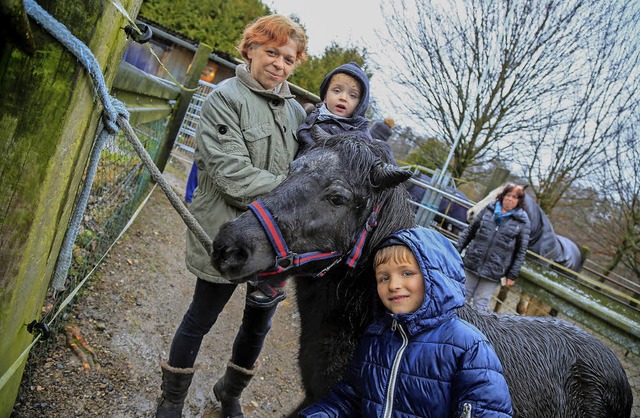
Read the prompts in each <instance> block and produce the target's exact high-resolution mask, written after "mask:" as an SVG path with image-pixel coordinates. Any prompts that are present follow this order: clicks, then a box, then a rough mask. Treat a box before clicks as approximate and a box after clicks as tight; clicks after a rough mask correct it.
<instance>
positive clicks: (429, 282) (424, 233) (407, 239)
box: [378, 227, 466, 335]
mask: <svg viewBox="0 0 640 418" xmlns="http://www.w3.org/2000/svg"><path fill="white" fill-rule="evenodd" d="M400 243H402V244H403V245H405V246H407V247H408V248H409V249H410V250H411V252H412V253H413V255H414V256H415V258H416V260H417V261H418V265H419V266H420V271H421V272H422V276H423V277H424V286H425V297H424V301H423V302H422V306H421V307H420V308H418V310H417V311H415V312H414V313H411V314H398V315H395V317H396V318H397V319H398V321H399V322H401V323H403V324H405V325H406V328H407V331H408V332H409V334H411V335H413V334H416V333H418V332H420V331H421V330H423V329H426V328H433V327H436V326H438V325H439V324H440V323H441V322H443V321H444V320H447V319H449V318H451V317H452V316H454V315H455V314H456V311H457V309H458V308H460V307H461V306H463V305H464V295H465V280H466V278H465V273H464V266H463V264H462V259H461V258H460V255H459V254H458V251H456V249H455V247H454V246H453V244H451V242H449V240H448V239H447V238H445V237H444V236H443V235H442V234H440V233H438V232H436V231H434V230H432V229H429V228H424V227H416V228H411V229H405V230H402V231H398V232H396V233H394V234H392V235H390V236H389V237H387V238H386V239H384V240H383V241H382V243H381V245H380V246H379V247H378V248H382V247H384V246H388V245H398V244H400ZM378 302H379V306H382V302H380V300H379V299H378ZM385 310H386V309H385ZM387 314H388V315H386V316H387V317H389V316H390V314H389V312H388V311H387Z"/></svg>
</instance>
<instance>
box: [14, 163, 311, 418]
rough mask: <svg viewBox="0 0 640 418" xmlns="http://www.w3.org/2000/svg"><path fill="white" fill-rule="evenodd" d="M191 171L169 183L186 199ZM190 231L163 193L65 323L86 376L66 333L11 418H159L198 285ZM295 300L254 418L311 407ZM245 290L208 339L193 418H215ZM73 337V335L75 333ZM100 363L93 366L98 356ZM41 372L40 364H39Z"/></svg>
mask: <svg viewBox="0 0 640 418" xmlns="http://www.w3.org/2000/svg"><path fill="white" fill-rule="evenodd" d="M187 168H188V167H187V166H186V164H182V163H181V162H180V161H178V160H175V159H173V160H172V162H171V165H170V168H168V169H167V173H166V174H165V177H166V178H167V180H169V182H170V183H171V185H172V186H173V188H174V190H175V191H176V192H177V193H178V195H180V196H182V195H183V193H184V186H185V182H186V170H187ZM185 232H186V226H185V225H184V223H183V221H182V219H181V218H180V217H179V216H178V214H177V213H176V212H175V210H174V209H173V208H172V207H171V205H170V204H169V202H168V200H167V198H166V197H165V196H164V194H163V192H162V191H161V190H160V189H159V188H157V189H156V190H155V191H154V193H153V195H152V196H151V198H150V199H149V201H148V202H147V204H146V205H145V207H144V209H143V210H142V211H141V213H140V214H139V216H138V218H137V219H136V221H135V222H134V224H133V225H132V226H131V228H130V229H129V230H128V231H127V233H126V234H125V235H124V236H123V237H122V238H121V239H120V241H119V242H118V244H117V245H115V246H114V248H113V249H112V251H111V253H110V255H109V256H108V258H107V259H106V260H105V261H104V262H103V264H102V265H101V266H100V268H99V270H98V271H97V272H96V273H94V277H93V278H92V279H90V280H89V281H88V282H87V283H86V284H85V288H86V290H83V291H82V292H80V293H79V295H78V296H77V299H76V301H75V303H74V306H73V308H72V310H71V311H70V312H69V314H68V315H67V318H66V320H65V321H64V324H65V326H72V327H74V329H75V330H76V333H75V335H76V336H78V335H79V336H80V338H82V339H83V340H84V341H85V342H86V346H87V348H86V349H83V348H82V344H80V343H79V342H78V338H75V339H73V338H72V339H71V342H72V343H75V344H76V345H77V346H78V347H79V348H80V349H83V352H84V354H85V355H87V359H88V360H91V359H92V358H95V361H94V365H92V366H91V367H90V368H88V369H87V368H85V367H84V366H83V364H82V361H81V358H80V356H79V355H77V354H76V353H75V352H74V351H73V350H72V348H71V347H70V344H68V343H67V337H66V336H65V333H64V332H61V333H58V334H56V335H54V336H52V338H53V339H54V340H53V343H52V344H51V347H50V350H49V351H48V355H47V357H46V358H42V359H41V361H40V362H39V363H40V364H39V365H36V366H35V367H30V368H29V371H28V372H26V373H25V375H24V376H23V383H22V386H21V388H20V393H19V395H18V399H17V401H16V403H15V406H14V411H13V413H12V415H11V416H12V417H45V416H46V417H150V416H155V408H156V400H157V397H158V395H159V394H160V381H161V372H160V366H159V361H160V360H161V359H167V357H168V351H169V346H170V344H171V340H172V338H173V333H174V332H175V330H176V328H177V326H178V324H179V323H180V320H181V319H182V315H183V314H184V312H185V311H186V309H187V307H188V305H189V302H190V300H191V296H192V292H193V287H194V284H195V277H194V276H193V275H192V274H191V273H189V272H188V271H187V269H186V267H185V264H184V236H185ZM288 292H289V297H288V298H287V299H286V300H284V301H283V302H282V303H280V306H279V308H278V311H277V312H276V315H275V317H274V323H273V328H272V330H271V332H270V334H269V336H268V338H267V342H266V345H265V348H264V350H263V352H262V355H261V362H262V367H261V370H260V372H259V373H258V375H257V376H256V377H255V378H254V379H253V381H252V382H251V384H250V385H249V387H248V388H247V390H245V392H244V393H243V396H242V404H243V409H244V411H245V413H246V416H247V417H281V416H285V415H286V413H287V412H289V411H291V410H293V409H294V408H295V406H296V405H297V404H298V402H300V401H301V400H302V397H303V392H302V389H301V382H300V376H299V372H298V368H297V360H296V353H297V350H298V330H299V321H298V313H297V307H296V306H295V305H294V297H292V296H291V295H292V292H293V286H292V285H289V286H288ZM244 293H245V287H244V285H243V286H241V287H239V288H238V289H237V290H236V293H235V294H234V297H233V298H232V300H231V302H230V303H229V304H228V305H227V306H226V308H225V309H224V311H223V312H222V313H221V314H220V317H219V319H218V322H217V324H216V325H215V326H214V328H213V329H212V331H211V332H210V333H209V335H207V337H206V338H205V340H204V342H203V345H202V348H201V350H200V354H199V356H198V360H197V362H196V366H197V368H198V370H197V372H196V375H195V376H194V380H193V383H192V385H191V388H190V390H189V395H188V397H187V401H186V403H185V409H184V416H185V417H216V416H217V414H216V413H215V412H214V411H213V405H212V404H211V402H210V401H209V393H210V388H211V386H212V384H213V383H214V382H215V381H216V379H217V378H218V377H219V376H220V375H221V374H222V373H223V372H224V366H225V364H226V362H227V361H228V359H229V356H230V353H231V345H232V343H233V338H234V337H235V333H236V331H237V329H238V326H239V323H240V319H241V315H242V307H243V304H244ZM67 334H68V335H71V336H72V337H73V336H74V333H73V332H67ZM89 349H91V350H93V353H95V356H92V354H91V351H90V350H89ZM32 363H33V362H32Z"/></svg>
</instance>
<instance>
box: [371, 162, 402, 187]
mask: <svg viewBox="0 0 640 418" xmlns="http://www.w3.org/2000/svg"><path fill="white" fill-rule="evenodd" d="M410 177H411V172H410V171H407V170H403V169H401V168H400V167H398V166H395V165H393V164H388V163H385V162H382V160H377V161H376V162H375V163H374V164H373V167H372V168H371V184H372V185H373V187H377V188H382V189H386V188H388V187H394V186H397V185H398V184H400V183H402V182H404V181H406V180H408V179H409V178H410Z"/></svg>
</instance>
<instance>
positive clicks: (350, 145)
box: [213, 136, 632, 418]
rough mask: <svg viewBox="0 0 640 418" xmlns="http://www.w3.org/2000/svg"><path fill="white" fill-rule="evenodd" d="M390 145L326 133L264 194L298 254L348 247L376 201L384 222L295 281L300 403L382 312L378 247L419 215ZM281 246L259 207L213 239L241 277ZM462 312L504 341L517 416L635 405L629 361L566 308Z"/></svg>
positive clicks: (335, 370)
mask: <svg viewBox="0 0 640 418" xmlns="http://www.w3.org/2000/svg"><path fill="white" fill-rule="evenodd" d="M384 155H385V153H384V152H381V150H380V149H379V148H378V146H377V144H376V143H375V142H374V143H373V144H369V143H366V142H364V141H361V140H358V139H356V138H352V137H348V136H347V137H345V136H337V137H330V138H326V137H322V138H319V139H317V144H316V145H315V146H314V147H312V148H310V149H308V150H307V151H306V152H305V153H304V154H303V155H302V156H301V158H299V159H297V160H296V161H294V163H293V164H292V166H291V170H290V174H289V177H288V178H287V179H286V180H285V181H284V182H283V183H282V184H281V185H279V186H278V187H277V188H275V189H274V190H273V191H272V192H271V193H269V194H268V195H267V196H264V197H263V198H262V199H261V200H262V201H263V203H264V204H265V205H266V207H268V209H269V210H270V211H271V212H272V214H273V215H274V217H275V219H276V222H277V223H278V226H279V228H280V229H281V231H282V234H283V236H284V239H285V241H286V242H287V244H288V245H289V248H290V249H291V250H292V251H295V252H297V253H304V252H309V251H332V250H335V251H340V252H341V253H343V254H346V253H348V252H349V250H350V249H351V246H352V244H353V242H354V240H355V237H356V236H357V235H358V234H359V233H360V231H362V229H363V228H365V225H366V224H367V220H368V219H370V217H371V214H372V213H373V212H374V210H375V208H376V207H379V208H380V210H379V214H378V216H377V226H376V227H375V228H374V229H373V230H372V231H371V232H370V233H369V236H368V239H367V242H366V245H365V248H364V250H363V253H362V258H361V259H360V261H359V263H358V265H357V266H356V267H355V269H349V268H348V267H346V266H345V265H344V263H342V264H340V265H338V266H337V267H335V268H333V269H331V270H330V271H329V272H328V273H327V274H326V275H325V276H324V277H322V278H317V277H308V276H301V277H297V278H296V279H295V280H294V281H295V284H296V297H297V303H298V307H299V310H300V320H301V332H300V352H299V358H298V361H299V364H300V369H301V373H302V379H303V384H304V389H305V392H306V398H305V400H304V402H303V403H302V404H301V406H300V408H299V409H298V410H300V409H301V408H302V407H304V406H306V405H309V404H310V403H312V402H314V401H316V400H318V399H319V398H320V397H321V396H323V395H324V394H325V393H326V392H327V391H328V389H329V388H330V387H331V386H332V385H333V384H334V383H336V382H337V381H338V380H339V379H340V377H341V375H342V372H343V370H344V369H345V367H346V365H347V362H348V361H349V359H350V358H351V356H352V354H353V352H354V349H355V347H356V344H357V340H358V338H359V336H360V335H361V334H362V332H363V330H364V328H365V326H366V325H367V323H368V322H369V321H370V319H371V318H372V315H373V312H372V306H373V305H374V304H373V303H371V302H372V298H374V297H376V294H375V286H374V279H373V277H374V275H373V271H372V268H371V264H372V256H373V254H372V253H373V249H375V248H376V247H377V245H378V244H379V243H380V241H381V240H382V239H383V238H384V237H386V236H387V235H389V234H390V233H392V232H395V231H396V230H399V229H404V228H409V227H412V226H413V224H414V213H413V210H412V208H411V206H410V204H409V203H408V201H407V196H408V194H407V192H406V190H405V188H404V186H403V185H402V184H401V182H402V181H403V180H406V179H407V178H408V173H407V174H406V175H404V174H402V172H401V171H402V170H400V169H399V168H398V167H395V166H393V165H391V164H387V163H389V161H386V162H383V161H381V159H384ZM273 257H274V252H273V250H272V249H271V246H270V244H269V242H268V241H267V238H266V235H265V234H264V232H263V231H262V230H261V227H260V226H259V224H258V221H257V220H256V219H255V217H254V216H253V215H252V214H251V213H245V214H243V215H241V216H240V217H239V218H237V219H236V220H235V221H232V222H230V223H228V224H226V225H225V226H224V227H223V228H222V229H221V232H220V234H219V235H218V237H216V240H215V242H214V256H213V263H214V265H215V266H216V267H217V268H220V269H221V271H222V273H223V274H226V275H227V277H230V278H233V277H235V278H236V279H235V281H244V280H248V279H250V278H251V277H254V276H255V274H256V273H258V272H260V271H264V270H266V269H268V268H269V267H271V265H272V264H273ZM328 264H329V263H328V262H327V263H325V264H322V265H320V266H318V267H317V268H316V269H315V271H316V272H317V271H320V270H321V269H322V268H324V267H326V265H328ZM307 266H308V265H307ZM306 268H308V267H306ZM303 272H304V271H303ZM290 273H291V274H296V273H301V272H300V271H291V272H290ZM238 278H240V279H238ZM458 314H459V316H460V317H461V318H463V319H465V320H467V321H468V322H470V323H472V324H473V325H475V326H476V327H477V328H479V329H480V331H482V332H483V333H484V334H485V335H486V336H487V337H488V339H489V340H490V341H491V342H492V344H493V345H494V348H495V351H496V353H497V355H498V357H499V358H500V360H501V362H502V365H503V368H504V375H505V378H506V380H507V383H508V385H509V390H510V393H511V398H512V404H513V409H514V416H517V417H531V418H534V417H535V418H538V417H545V418H548V417H584V418H587V417H589V418H605V417H607V418H615V417H620V418H622V417H625V418H626V417H629V416H630V414H631V406H632V394H631V388H630V386H629V383H628V381H627V377H626V375H625V372H624V369H623V368H622V366H621V364H620V362H619V361H618V359H617V358H616V356H615V355H614V354H613V352H611V350H609V348H607V347H606V346H605V345H604V344H603V343H602V342H600V341H599V340H598V339H597V338H595V337H593V336H592V335H590V334H588V333H587V332H585V331H583V330H581V329H579V328H578V327H576V326H573V325H571V324H569V323H567V322H565V321H562V320H559V319H556V318H534V317H520V316H512V315H496V314H489V313H481V312H478V311H477V310H475V309H474V308H472V307H469V306H465V307H463V308H461V309H460V310H459V311H458ZM276 332H277V331H276ZM295 415H296V412H294V413H292V416H295Z"/></svg>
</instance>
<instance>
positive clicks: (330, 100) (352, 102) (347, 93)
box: [324, 73, 362, 118]
mask: <svg viewBox="0 0 640 418" xmlns="http://www.w3.org/2000/svg"><path fill="white" fill-rule="evenodd" d="M361 94H362V91H361V89H360V83H358V80H356V79H355V78H353V77H351V76H349V75H347V74H343V73H338V74H336V75H334V76H333V77H331V82H330V83H329V87H328V88H327V93H326V94H325V96H324V104H325V105H327V109H329V112H331V113H333V114H334V115H336V116H342V117H343V118H349V117H351V115H353V111H354V110H356V107H358V103H360V95H361Z"/></svg>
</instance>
